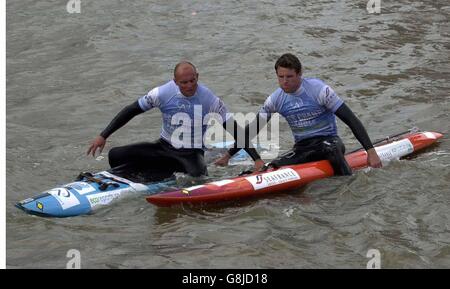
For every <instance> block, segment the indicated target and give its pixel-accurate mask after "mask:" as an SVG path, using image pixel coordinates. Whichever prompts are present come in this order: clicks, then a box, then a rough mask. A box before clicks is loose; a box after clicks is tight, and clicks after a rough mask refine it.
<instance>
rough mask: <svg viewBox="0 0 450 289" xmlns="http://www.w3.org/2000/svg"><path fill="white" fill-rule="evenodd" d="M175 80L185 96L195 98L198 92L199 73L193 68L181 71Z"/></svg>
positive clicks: (185, 68)
mask: <svg viewBox="0 0 450 289" xmlns="http://www.w3.org/2000/svg"><path fill="white" fill-rule="evenodd" d="M174 80H175V83H176V84H177V85H178V87H179V88H180V91H181V93H182V94H183V95H184V96H193V95H194V94H195V92H196V91H197V81H198V73H196V72H195V70H194V69H193V68H192V67H184V68H181V69H179V71H177V73H176V76H175V79H174Z"/></svg>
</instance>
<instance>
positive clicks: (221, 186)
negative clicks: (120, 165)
mask: <svg viewBox="0 0 450 289" xmlns="http://www.w3.org/2000/svg"><path fill="white" fill-rule="evenodd" d="M441 137H442V134H440V133H436V132H414V133H408V134H405V135H403V136H401V137H398V138H396V139H395V140H387V141H384V142H383V143H381V144H379V145H376V146H375V149H376V151H377V153H378V155H379V156H380V159H381V160H382V162H383V163H384V164H385V163H386V162H388V161H390V160H394V159H399V158H401V157H404V156H407V155H410V154H412V153H414V152H417V151H419V150H421V149H423V148H426V147H428V146H430V145H432V144H434V143H435V142H436V141H437V140H438V139H440V138H441ZM345 157H346V159H347V162H348V164H349V165H350V166H351V167H352V168H353V169H354V170H357V169H362V168H366V167H367V153H366V151H365V150H360V151H356V152H353V153H350V154H347V155H346V156H345ZM331 176H333V168H332V167H331V165H330V163H329V161H327V160H323V161H317V162H310V163H305V164H298V165H291V166H285V167H280V168H278V169H268V170H267V171H265V172H259V173H253V174H251V175H247V176H242V177H236V178H230V179H224V180H221V181H216V182H211V183H206V184H204V185H199V186H193V187H189V188H184V189H180V190H177V191H173V192H164V193H160V194H156V195H152V196H149V197H147V198H146V199H147V201H148V202H149V203H152V204H155V205H157V206H171V205H175V204H180V203H192V204H195V203H210V202H218V201H225V200H232V199H236V198H244V197H250V196H259V195H263V194H267V193H275V192H280V191H286V190H292V189H295V188H298V187H301V186H303V185H305V184H308V183H310V182H312V181H315V180H318V179H323V178H327V177H331Z"/></svg>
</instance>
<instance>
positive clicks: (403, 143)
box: [375, 139, 414, 161]
mask: <svg viewBox="0 0 450 289" xmlns="http://www.w3.org/2000/svg"><path fill="white" fill-rule="evenodd" d="M375 150H376V151H377V154H378V156H379V157H380V159H381V160H382V161H390V160H394V159H399V158H401V157H403V156H406V155H408V154H410V153H412V152H413V151H414V146H413V144H412V143H411V141H410V140H409V139H403V140H400V141H396V142H393V143H390V144H387V145H384V146H381V147H376V148H375Z"/></svg>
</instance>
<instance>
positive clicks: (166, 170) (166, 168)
mask: <svg viewBox="0 0 450 289" xmlns="http://www.w3.org/2000/svg"><path fill="white" fill-rule="evenodd" d="M143 112H144V111H143V110H142V109H141V107H140V106H139V103H138V101H136V102H134V103H132V104H131V105H128V106H127V107H125V108H124V109H123V110H122V111H120V112H119V113H118V114H117V116H116V117H115V118H114V119H113V120H112V121H111V123H110V124H109V125H108V126H107V127H106V128H105V130H104V131H103V132H102V133H101V134H100V135H101V136H102V137H104V138H105V139H106V138H108V137H109V136H110V135H111V134H112V133H113V132H115V131H116V130H118V129H119V128H120V127H122V126H123V125H125V124H126V123H127V122H128V121H130V120H131V119H132V118H133V117H135V116H136V115H138V114H141V113H143ZM228 121H231V122H233V123H234V126H232V125H226V124H227V122H224V123H223V127H224V128H225V129H227V128H228V129H230V130H231V129H232V128H233V130H232V131H230V133H231V134H232V135H233V136H234V137H235V139H236V136H237V135H239V130H241V128H240V127H239V126H238V125H237V123H236V122H235V121H234V120H232V119H229V120H228ZM242 135H243V133H242ZM245 150H246V151H247V153H248V154H249V155H250V156H251V157H252V158H253V160H256V159H260V156H259V154H258V152H257V151H256V150H255V149H254V148H249V146H248V145H247V146H246V148H245ZM237 151H239V148H237V142H236V143H235V147H234V148H233V149H232V152H233V153H235V152H237ZM108 158H109V164H110V166H111V170H110V171H111V172H112V173H114V174H117V175H119V176H122V177H125V178H129V179H132V180H136V179H137V180H139V181H142V180H145V181H159V180H162V179H165V178H168V177H170V176H172V174H173V173H174V172H183V173H186V174H189V175H191V176H194V177H198V176H201V175H206V174H207V166H206V163H205V160H204V150H203V149H199V148H175V147H173V146H172V145H171V144H170V143H169V142H167V141H166V140H164V139H162V138H160V139H158V140H156V141H154V142H142V143H136V144H130V145H126V146H121V147H114V148H112V149H111V150H110V151H109V155H108Z"/></svg>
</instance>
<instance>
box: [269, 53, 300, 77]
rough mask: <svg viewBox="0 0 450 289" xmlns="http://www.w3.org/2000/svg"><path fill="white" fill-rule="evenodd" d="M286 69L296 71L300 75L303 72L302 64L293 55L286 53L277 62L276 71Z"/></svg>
mask: <svg viewBox="0 0 450 289" xmlns="http://www.w3.org/2000/svg"><path fill="white" fill-rule="evenodd" d="M280 66H281V67H284V68H289V69H294V70H295V72H297V73H300V72H301V71H302V64H301V63H300V60H299V59H298V58H297V56H295V55H294V54H291V53H285V54H283V55H281V56H280V58H278V60H277V62H275V71H277V70H278V67H280Z"/></svg>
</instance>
